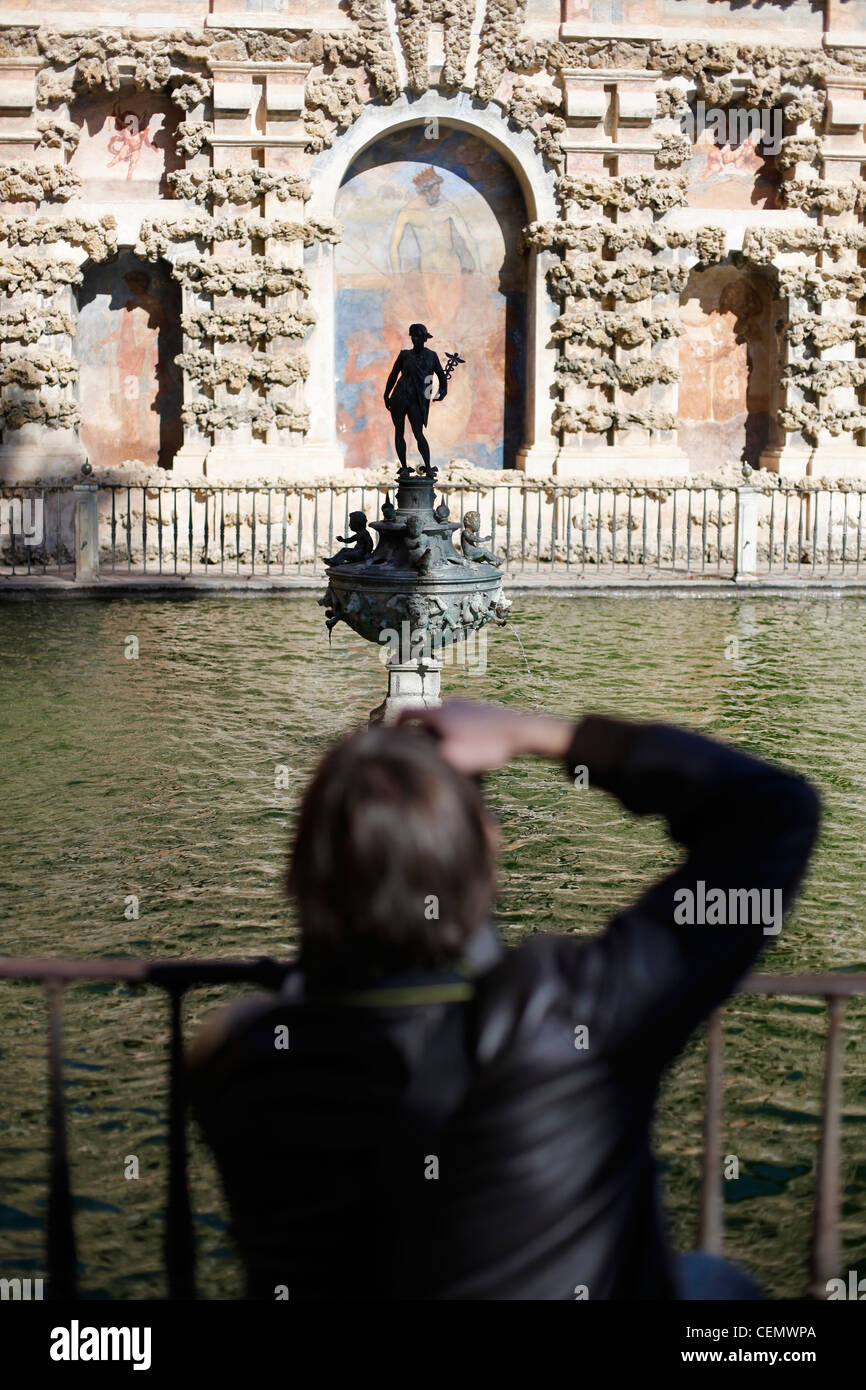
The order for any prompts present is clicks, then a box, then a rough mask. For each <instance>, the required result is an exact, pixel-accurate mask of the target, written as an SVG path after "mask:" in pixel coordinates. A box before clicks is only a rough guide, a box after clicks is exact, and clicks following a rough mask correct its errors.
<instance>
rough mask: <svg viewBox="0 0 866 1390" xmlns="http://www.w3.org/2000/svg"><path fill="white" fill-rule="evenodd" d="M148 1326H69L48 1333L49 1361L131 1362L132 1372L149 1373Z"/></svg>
mask: <svg viewBox="0 0 866 1390" xmlns="http://www.w3.org/2000/svg"><path fill="white" fill-rule="evenodd" d="M150 1338H151V1329H150V1328H149V1327H81V1326H80V1324H79V1322H78V1320H77V1318H73V1319H72V1322H71V1323H70V1325H69V1326H68V1327H54V1328H52V1330H51V1347H50V1355H51V1360H52V1361H131V1362H132V1363H133V1366H132V1369H133V1370H134V1371H149V1370H150Z"/></svg>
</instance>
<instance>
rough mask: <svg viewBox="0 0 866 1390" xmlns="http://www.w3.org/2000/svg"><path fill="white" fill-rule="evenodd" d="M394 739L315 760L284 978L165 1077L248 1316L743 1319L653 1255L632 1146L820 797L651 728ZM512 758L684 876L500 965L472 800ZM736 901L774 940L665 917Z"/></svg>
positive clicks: (729, 1286) (547, 725)
mask: <svg viewBox="0 0 866 1390" xmlns="http://www.w3.org/2000/svg"><path fill="white" fill-rule="evenodd" d="M408 717H409V719H410V720H411V721H412V723H410V725H409V726H408V727H406V726H402V727H397V728H383V727H381V726H379V727H376V728H372V729H369V730H364V731H362V732H358V733H354V734H352V735H351V736H350V737H348V738H346V739H344V740H343V741H342V742H340V743H338V744H337V745H336V746H335V747H334V748H332V749H331V750H330V752H328V753H327V754H326V755H325V757H324V758H323V760H322V762H321V764H320V765H319V768H318V770H317V772H316V773H315V775H314V777H313V779H312V781H311V782H310V784H309V786H308V788H307V790H306V793H305V795H304V798H303V802H302V806H301V810H300V818H299V822H298V826H297V831H296V834H295V837H294V844H293V847H292V850H291V856H290V863H289V869H288V875H287V886H288V890H289V892H290V894H291V895H292V896H293V898H294V899H295V902H296V904H297V908H298V913H299V924H300V949H299V955H298V960H297V963H296V964H295V966H294V967H292V968H291V969H290V970H289V971H288V973H287V976H286V981H285V985H284V988H283V990H282V992H281V993H280V994H273V995H269V996H267V997H266V998H264V999H262V998H258V999H252V1000H249V1001H245V1002H243V1003H242V1004H240V1005H238V1006H235V1007H234V1008H233V1009H231V1010H228V1011H224V1012H222V1013H221V1014H219V1015H216V1016H215V1017H214V1018H213V1019H212V1020H211V1021H210V1022H209V1023H208V1024H207V1025H206V1026H205V1028H204V1030H203V1032H202V1033H201V1035H200V1036H199V1038H198V1039H197V1040H196V1042H195V1044H194V1045H193V1049H192V1052H191V1055H190V1058H189V1077H190V1082H191V1087H192V1094H193V1099H194V1105H195V1109H196V1112H197V1115H198V1117H199V1121H200V1123H201V1125H202V1128H203V1130H204V1133H205V1136H206V1138H207V1139H208V1141H209V1143H210V1145H211V1146H212V1148H213V1150H214V1152H215V1155H216V1158H217V1162H218V1165H219V1168H220V1171H221V1175H222V1179H223V1182H224V1186H225V1191H226V1195H227V1199H228V1202H229V1205H230V1208H231V1213H232V1222H233V1228H234V1235H235V1239H236V1242H237V1246H238V1249H239V1252H240V1255H241V1257H242V1260H243V1263H244V1267H245V1270H246V1275H247V1289H248V1296H249V1297H251V1298H259V1299H274V1298H275V1297H277V1296H278V1291H282V1290H288V1296H289V1297H290V1298H291V1299H302V1300H303V1299H334V1298H340V1299H341V1300H345V1299H347V1298H350V1299H352V1298H357V1299H362V1300H363V1299H386V1300H392V1299H398V1300H402V1299H430V1300H438V1299H458V1300H459V1299H472V1300H476V1299H477V1300H489V1299H504V1300H511V1299H515V1300H519V1299H533V1300H534V1299H538V1300H572V1299H575V1298H589V1299H590V1300H599V1299H674V1298H690V1299H716V1298H743V1297H752V1298H754V1297H759V1296H760V1294H759V1292H758V1290H757V1289H756V1288H755V1286H754V1285H753V1284H752V1283H751V1281H750V1280H749V1279H748V1278H747V1276H745V1275H744V1274H742V1273H740V1271H738V1270H737V1269H735V1268H734V1267H733V1266H732V1265H729V1264H727V1263H726V1262H725V1261H722V1260H719V1259H716V1258H714V1257H712V1256H709V1255H703V1254H701V1253H696V1254H691V1255H686V1256H680V1257H677V1256H675V1255H674V1253H673V1251H672V1249H671V1245H670V1242H669V1239H668V1237H667V1234H666V1231H665V1221H664V1214H663V1209H662V1204H661V1201H660V1196H659V1192H658V1187H657V1178H656V1171H655V1162H654V1159H653V1155H652V1151H651V1130H652V1124H653V1118H654V1110H655V1105H656V1100H657V1097H658V1092H659V1086H660V1082H661V1079H662V1076H663V1074H664V1072H665V1070H666V1068H667V1067H668V1066H669V1064H670V1063H671V1062H672V1061H673V1060H674V1059H675V1058H676V1057H677V1055H678V1054H679V1053H680V1052H681V1051H682V1049H683V1047H684V1046H685V1044H686V1042H687V1041H688V1039H689V1038H690V1036H691V1035H692V1033H693V1032H694V1030H695V1029H696V1028H697V1027H698V1025H699V1024H700V1023H701V1022H702V1021H703V1020H705V1019H706V1018H707V1016H708V1015H709V1014H710V1013H711V1012H712V1011H713V1010H714V1009H716V1008H717V1007H718V1006H719V1005H720V1004H721V1003H722V1002H723V1001H724V1000H725V999H726V998H727V997H728V996H729V995H730V994H731V993H732V991H733V990H734V989H735V988H736V985H737V983H738V981H739V980H740V979H741V978H742V977H743V975H744V974H745V973H746V971H747V970H748V969H749V968H750V967H751V966H752V965H753V963H754V961H755V960H756V958H757V957H758V956H759V954H760V953H761V950H762V948H763V946H764V945H765V943H766V941H767V937H768V935H769V936H770V937H771V939H772V937H773V936H774V935H775V934H776V932H777V931H778V927H779V925H780V923H781V910H782V908H784V909H787V907H788V906H789V905H790V902H791V900H792V898H793V895H794V893H795V891H796V889H797V886H798V884H799V882H800V879H801V877H802V875H803V872H804V870H805V867H806V864H807V862H808V859H809V855H810V851H811V848H812V845H813V842H814V839H815V836H816V832H817V826H818V821H819V806H818V800H817V797H816V795H815V792H814V791H813V790H812V788H811V786H810V785H809V784H808V783H807V782H805V781H804V780H802V779H801V778H800V777H798V776H796V775H794V774H792V773H790V772H787V771H783V770H781V769H779V768H777V767H774V766H771V765H769V764H767V763H765V762H763V761H760V760H758V759H757V758H754V757H751V756H749V755H747V754H745V753H743V752H740V751H737V750H736V749H734V748H731V747H728V746H725V745H722V744H719V743H716V742H714V741H713V740H711V739H709V738H706V737H703V736H702V735H699V734H696V733H689V732H685V731H683V730H681V729H677V728H673V727H670V726H667V725H662V724H639V723H633V722H630V721H626V720H620V719H615V718H608V717H603V716H600V715H590V716H589V717H587V718H584V719H583V720H581V722H580V723H578V724H576V725H575V724H574V723H572V722H571V721H570V720H567V719H558V718H548V717H542V716H538V715H532V714H521V713H517V712H514V711H510V710H505V709H498V708H495V707H492V706H487V705H481V704H478V705H476V704H472V703H468V702H461V701H454V702H449V703H446V704H445V705H443V706H441V707H440V708H437V709H432V710H426V711H423V712H411V713H410V715H409V716H408ZM521 757H533V758H543V759H548V760H550V761H551V762H553V763H559V764H560V765H561V766H562V768H563V771H564V774H565V776H566V777H568V778H570V779H571V778H575V774H576V771H579V774H580V778H581V779H582V778H584V777H586V776H588V781H589V786H590V787H591V788H596V789H598V790H600V791H604V792H606V793H608V794H609V795H612V796H613V797H615V798H616V799H617V800H618V801H619V802H620V804H621V805H622V806H624V807H625V808H627V809H628V810H629V811H630V812H632V813H633V814H635V815H638V816H648V815H656V816H662V817H663V818H664V819H665V820H666V822H667V825H668V829H669V831H670V834H671V836H672V838H673V839H674V840H675V841H676V842H677V843H678V844H680V845H681V846H682V847H683V849H684V851H685V854H684V858H683V860H682V862H681V864H680V865H679V867H678V868H676V869H675V870H674V871H673V872H671V873H669V874H667V875H665V876H664V877H663V878H661V879H660V880H659V881H658V882H656V883H654V884H652V885H651V886H649V887H648V888H647V889H646V891H644V892H643V893H641V894H640V896H639V897H638V898H637V899H636V901H635V902H634V903H633V904H632V905H631V906H630V907H627V908H626V909H624V910H623V911H621V912H618V913H617V914H616V915H615V916H613V917H612V919H611V920H610V921H609V922H608V924H607V926H606V927H605V929H604V930H603V931H602V932H600V933H599V934H598V935H595V936H589V937H574V936H562V935H555V934H544V933H539V934H534V935H532V936H531V937H530V938H529V939H528V940H527V941H526V942H525V943H524V944H522V945H521V946H519V947H518V948H516V949H513V950H509V951H506V950H505V949H504V948H503V945H502V943H501V941H500V939H499V937H498V934H497V932H496V930H495V928H494V926H493V925H492V921H491V914H492V911H493V904H494V898H495V894H496V875H497V868H496V861H497V844H498V837H497V831H496V827H495V825H494V822H493V820H492V818H491V817H490V815H489V813H488V811H487V809H486V807H485V803H484V800H483V796H482V791H481V788H480V785H479V780H478V779H479V778H480V777H481V776H482V775H483V774H485V773H487V772H489V771H491V770H493V769H495V768H500V767H503V766H504V765H505V764H507V763H509V762H510V761H511V760H512V759H515V758H521ZM576 780H577V779H576ZM563 794H564V795H566V794H568V793H567V791H566V789H565V785H564V787H563ZM582 794H586V793H582ZM756 824H759V825H760V826H761V834H760V835H755V833H754V827H755V825H756ZM749 890H757V891H758V899H759V900H762V899H761V894H762V893H763V894H764V895H765V898H764V899H763V900H764V901H766V900H771V901H773V902H776V903H778V912H774V914H773V916H772V920H769V919H768V918H766V917H764V918H762V920H760V921H749V922H744V923H737V922H731V921H728V922H727V924H725V925H709V924H700V922H699V921H693V922H688V921H686V922H684V921H683V916H684V912H683V904H684V903H686V904H687V903H688V901H689V895H691V902H692V903H693V904H694V902H695V901H703V899H706V900H707V901H709V894H710V893H711V892H713V891H714V892H716V893H720V894H721V895H722V897H723V898H725V895H730V894H739V893H742V892H743V891H749ZM702 894H703V899H702V897H701V895H702ZM738 900H739V899H738ZM685 915H686V916H688V913H686V914H685ZM707 915H709V914H707ZM542 925H543V924H541V923H539V924H538V926H539V927H540V926H542Z"/></svg>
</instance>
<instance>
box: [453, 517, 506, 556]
mask: <svg viewBox="0 0 866 1390" xmlns="http://www.w3.org/2000/svg"><path fill="white" fill-rule="evenodd" d="M480 527H481V517H480V516H479V514H478V512H467V513H466V515H465V516H464V518H463V534H462V535H461V537H460V548H461V550H462V551H463V556H464V558H465V559H467V560H475V561H481V560H486V562H487V564H488V565H501V564H502V561H501V560H500V559H499V558H498V556H496V555H493V554H492V553H491V552H490V551H489V550H485V549H484V544H483V543H484V541H489V540H490V537H489V536H480V535H479V534H478V532H479V529H480Z"/></svg>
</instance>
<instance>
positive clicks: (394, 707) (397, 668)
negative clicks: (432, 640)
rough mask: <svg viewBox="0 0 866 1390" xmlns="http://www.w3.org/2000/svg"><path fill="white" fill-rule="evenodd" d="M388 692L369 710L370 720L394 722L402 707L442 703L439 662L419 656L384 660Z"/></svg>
mask: <svg viewBox="0 0 866 1390" xmlns="http://www.w3.org/2000/svg"><path fill="white" fill-rule="evenodd" d="M385 670H386V671H387V673H388V693H387V695H386V696H385V699H384V700H383V701H382V703H381V705H377V707H376V708H375V709H374V710H372V711H371V713H370V723H371V724H393V723H395V721H396V719H397V717H398V715H399V713H400V711H401V710H404V709H431V708H432V707H433V706H434V705H441V703H442V700H441V698H440V693H439V691H440V684H441V677H442V662H441V661H436V660H435V659H433V658H432V657H425V656H419V657H416V658H415V660H414V661H413V660H409V661H393V660H390V659H389V660H388V661H387V662H386V664H385Z"/></svg>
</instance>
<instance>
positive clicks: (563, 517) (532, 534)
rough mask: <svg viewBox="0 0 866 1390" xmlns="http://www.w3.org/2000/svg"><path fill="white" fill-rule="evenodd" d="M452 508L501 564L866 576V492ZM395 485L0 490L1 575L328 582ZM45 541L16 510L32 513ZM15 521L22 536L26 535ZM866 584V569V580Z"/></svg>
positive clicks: (483, 495) (737, 492)
mask: <svg viewBox="0 0 866 1390" xmlns="http://www.w3.org/2000/svg"><path fill="white" fill-rule="evenodd" d="M437 490H438V491H439V492H440V493H441V494H442V495H443V496H444V497H445V498H446V499H447V501H448V504H449V506H450V509H451V516H452V518H453V519H454V520H458V521H460V520H462V519H463V516H464V514H465V513H466V512H467V511H470V510H472V511H477V512H479V513H480V514H481V529H482V532H483V533H484V534H485V535H489V536H490V546H491V548H492V549H493V550H495V551H496V553H497V554H499V555H501V556H502V557H503V558H504V561H505V565H504V572H505V573H507V574H512V575H521V574H529V573H533V572H534V573H536V574H558V575H571V576H572V577H574V578H575V579H593V578H596V577H600V576H607V577H619V578H625V579H638V578H655V577H659V578H666V577H674V578H679V579H694V580H699V579H702V578H724V579H734V578H752V577H756V578H757V577H760V578H765V577H766V578H773V579H799V580H813V579H814V580H818V579H826V578H839V579H842V580H850V579H857V578H858V577H859V576H860V574H861V569H864V570H866V554H864V541H866V536H864V530H866V516H864V502H863V499H864V493H863V492H861V491H859V490H854V489H853V488H852V489H850V490H848V491H830V490H826V489H825V490H814V489H812V488H810V487H809V486H807V485H806V484H799V485H798V484H792V485H790V486H788V485H786V486H785V487H775V486H773V487H772V488H770V489H769V490H766V489H758V488H755V487H753V486H751V485H744V486H742V487H733V486H722V485H719V486H694V485H690V484H688V483H684V484H683V485H682V486H672V485H668V486H664V487H662V486H657V485H653V484H651V483H645V484H638V483H635V484H633V485H631V486H623V487H613V486H607V485H605V484H604V483H602V482H599V483H595V484H593V483H581V484H568V483H565V482H564V483H562V484H561V485H560V484H552V483H540V482H533V481H532V480H531V479H527V480H525V481H521V482H517V483H515V482H507V483H496V482H495V481H492V482H491V483H490V484H489V485H486V486H479V485H468V484H467V485H460V484H456V483H445V484H443V485H442V486H441V487H440V488H438V489H437ZM387 491H388V489H387V488H386V487H385V486H361V485H359V486H354V485H352V486H348V485H342V484H339V483H318V482H316V481H314V480H313V481H310V482H309V483H303V482H298V483H297V484H292V485H286V486H261V487H243V486H237V487H230V486H216V485H214V486H212V487H211V486H202V487H194V486H169V485H159V486H153V487H150V486H146V485H135V486H133V485H125V484H113V485H110V486H105V485H100V484H96V483H84V484H71V483H70V484H58V485H56V486H52V487H45V488H42V489H34V488H25V487H11V486H9V485H0V572H5V575H6V576H7V577H9V578H21V577H25V578H28V577H32V576H34V575H43V576H47V575H54V576H57V577H61V578H67V579H76V580H79V581H81V582H87V581H95V580H96V579H98V578H99V577H100V575H102V576H107V577H114V578H123V577H124V576H126V577H128V578H147V577H157V578H163V579H165V580H167V581H171V580H173V579H181V578H187V579H189V578H197V579H201V578H205V577H214V576H219V577H221V578H233V579H235V580H260V579H265V580H268V579H274V580H279V579H280V578H281V577H290V576H292V575H294V576H299V575H308V576H314V575H320V574H321V573H322V572H323V567H324V562H325V560H326V559H327V557H328V556H329V555H332V554H333V553H334V551H335V550H336V549H337V548H339V545H340V542H339V540H338V536H339V535H346V534H348V521H349V514H350V512H352V511H364V512H366V513H367V515H368V516H369V517H370V519H371V520H372V519H373V518H374V517H377V516H378V515H379V514H380V511H381V505H382V502H383V501H384V500H385V497H386V494H387ZM37 511H38V515H39V518H40V522H41V530H40V533H39V536H38V539H34V537H33V534H32V525H31V531H30V534H29V535H27V534H25V530H26V528H25V527H24V525H23V520H22V518H23V517H24V516H25V515H26V516H29V517H30V519H31V522H32V520H33V516H34V514H35V512H37ZM16 527H17V530H16ZM864 579H866V573H864Z"/></svg>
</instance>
